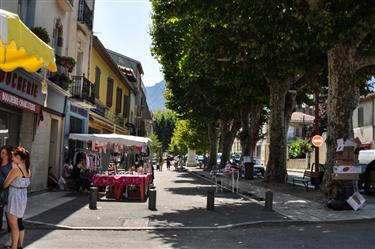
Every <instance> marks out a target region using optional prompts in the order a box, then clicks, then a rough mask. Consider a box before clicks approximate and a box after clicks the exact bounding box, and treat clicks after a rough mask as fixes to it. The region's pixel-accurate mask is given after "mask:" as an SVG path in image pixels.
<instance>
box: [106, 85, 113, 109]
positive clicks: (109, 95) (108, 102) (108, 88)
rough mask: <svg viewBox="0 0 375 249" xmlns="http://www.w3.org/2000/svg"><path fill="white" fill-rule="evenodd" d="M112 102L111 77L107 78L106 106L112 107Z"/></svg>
mask: <svg viewBox="0 0 375 249" xmlns="http://www.w3.org/2000/svg"><path fill="white" fill-rule="evenodd" d="M112 102H113V79H111V78H108V79H107V106H108V107H112Z"/></svg>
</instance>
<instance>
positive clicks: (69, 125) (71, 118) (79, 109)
mask: <svg viewBox="0 0 375 249" xmlns="http://www.w3.org/2000/svg"><path fill="white" fill-rule="evenodd" d="M88 116H89V111H88V109H87V108H85V107H83V106H81V105H80V104H79V103H78V102H77V101H73V100H72V99H68V101H67V106H66V117H65V132H64V147H65V150H64V156H63V158H64V160H65V159H66V158H71V157H72V155H73V154H74V151H75V149H76V148H83V147H84V144H83V143H82V142H79V141H78V142H77V141H70V140H69V134H70V133H80V134H86V133H88V123H89V121H88V119H89V118H88Z"/></svg>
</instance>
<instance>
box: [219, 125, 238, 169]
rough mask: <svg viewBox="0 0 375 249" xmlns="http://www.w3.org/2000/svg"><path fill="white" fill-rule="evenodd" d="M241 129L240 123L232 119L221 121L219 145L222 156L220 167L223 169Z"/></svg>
mask: <svg viewBox="0 0 375 249" xmlns="http://www.w3.org/2000/svg"><path fill="white" fill-rule="evenodd" d="M240 127H241V122H240V121H239V120H238V119H236V118H234V119H232V120H230V121H227V120H221V144H222V155H221V161H220V167H221V168H224V167H225V164H226V163H227V161H228V160H229V159H230V152H231V150H232V145H233V142H234V139H235V138H236V135H237V132H238V130H239V129H240Z"/></svg>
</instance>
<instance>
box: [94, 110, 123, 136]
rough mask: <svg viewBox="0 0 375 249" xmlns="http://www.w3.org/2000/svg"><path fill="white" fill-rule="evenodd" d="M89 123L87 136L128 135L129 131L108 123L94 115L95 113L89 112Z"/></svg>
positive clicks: (106, 120)
mask: <svg viewBox="0 0 375 249" xmlns="http://www.w3.org/2000/svg"><path fill="white" fill-rule="evenodd" d="M89 121H90V122H89V134H95V133H97V134H112V133H116V134H120V135H128V134H129V131H128V130H127V129H125V128H124V127H121V126H120V125H116V124H114V123H113V122H110V121H109V120H108V119H106V118H104V117H102V116H100V115H98V114H96V113H95V112H90V119H89Z"/></svg>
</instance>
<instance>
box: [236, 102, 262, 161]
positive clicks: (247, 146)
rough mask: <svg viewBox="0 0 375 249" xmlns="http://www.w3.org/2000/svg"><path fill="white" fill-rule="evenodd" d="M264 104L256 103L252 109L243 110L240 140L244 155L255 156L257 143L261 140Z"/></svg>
mask: <svg viewBox="0 0 375 249" xmlns="http://www.w3.org/2000/svg"><path fill="white" fill-rule="evenodd" d="M262 110H263V105H262V104H261V103H255V104H253V105H252V106H251V108H250V110H243V111H242V113H241V128H242V131H241V133H240V142H241V148H242V157H244V156H253V155H254V150H255V146H256V143H257V142H258V140H259V131H260V129H261V125H262V123H261V117H262Z"/></svg>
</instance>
